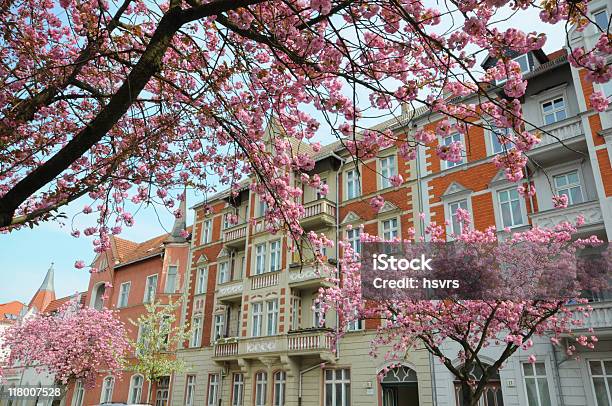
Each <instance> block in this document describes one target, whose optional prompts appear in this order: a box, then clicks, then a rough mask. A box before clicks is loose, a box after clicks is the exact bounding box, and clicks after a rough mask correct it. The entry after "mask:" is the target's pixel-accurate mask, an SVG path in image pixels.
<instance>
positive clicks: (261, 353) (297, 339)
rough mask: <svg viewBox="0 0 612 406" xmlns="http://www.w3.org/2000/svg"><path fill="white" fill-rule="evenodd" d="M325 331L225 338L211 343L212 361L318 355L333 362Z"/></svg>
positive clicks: (329, 339)
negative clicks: (212, 348)
mask: <svg viewBox="0 0 612 406" xmlns="http://www.w3.org/2000/svg"><path fill="white" fill-rule="evenodd" d="M329 333H330V330H328V329H306V330H297V331H291V332H289V333H287V334H279V335H275V336H265V337H249V338H238V337H232V338H226V339H223V340H220V341H218V342H216V343H215V344H214V355H213V359H214V360H215V361H231V360H236V359H238V358H242V359H257V358H260V357H265V358H270V357H280V356H289V357H299V356H312V355H319V356H320V357H321V359H324V360H329V361H331V360H333V358H334V357H333V352H332V338H331V336H330V335H329Z"/></svg>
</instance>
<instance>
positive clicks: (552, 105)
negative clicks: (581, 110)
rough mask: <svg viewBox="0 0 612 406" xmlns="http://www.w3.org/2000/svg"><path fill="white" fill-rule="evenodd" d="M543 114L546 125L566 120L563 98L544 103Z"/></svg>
mask: <svg viewBox="0 0 612 406" xmlns="http://www.w3.org/2000/svg"><path fill="white" fill-rule="evenodd" d="M542 113H543V115H544V124H553V123H556V122H557V121H561V120H565V119H566V118H567V113H566V112H565V101H564V100H563V97H557V98H555V99H552V100H548V101H545V102H544V103H542Z"/></svg>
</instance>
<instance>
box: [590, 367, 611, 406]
mask: <svg viewBox="0 0 612 406" xmlns="http://www.w3.org/2000/svg"><path fill="white" fill-rule="evenodd" d="M589 371H590V372H591V379H592V382H591V383H592V384H593V392H594V394H595V400H596V402H597V406H608V405H612V360H593V361H589Z"/></svg>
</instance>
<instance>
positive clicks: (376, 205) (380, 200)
mask: <svg viewBox="0 0 612 406" xmlns="http://www.w3.org/2000/svg"><path fill="white" fill-rule="evenodd" d="M384 205H385V198H384V197H382V196H380V195H379V196H374V197H373V198H372V199H371V200H370V206H372V208H373V209H374V211H376V212H378V211H380V209H382V207H383V206H384Z"/></svg>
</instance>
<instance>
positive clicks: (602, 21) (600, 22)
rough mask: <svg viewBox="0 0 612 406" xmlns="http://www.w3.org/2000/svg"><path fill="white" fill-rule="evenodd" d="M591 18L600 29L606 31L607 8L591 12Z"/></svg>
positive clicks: (607, 23)
mask: <svg viewBox="0 0 612 406" xmlns="http://www.w3.org/2000/svg"><path fill="white" fill-rule="evenodd" d="M593 20H595V24H596V25H597V26H598V27H599V29H600V30H602V31H604V32H607V31H608V26H609V25H610V20H609V18H608V12H607V10H600V11H597V12H595V13H593Z"/></svg>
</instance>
